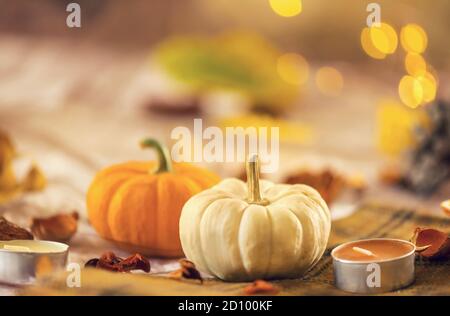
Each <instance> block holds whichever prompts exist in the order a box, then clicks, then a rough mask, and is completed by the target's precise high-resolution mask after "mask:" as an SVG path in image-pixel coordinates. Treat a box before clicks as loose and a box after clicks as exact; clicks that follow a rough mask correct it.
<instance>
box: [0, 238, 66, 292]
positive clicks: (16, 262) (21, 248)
mask: <svg viewBox="0 0 450 316" xmlns="http://www.w3.org/2000/svg"><path fill="white" fill-rule="evenodd" d="M68 249H69V246H68V245H66V244H63V243H59V242H53V241H43V240H11V241H0V282H3V283H6V284H16V285H17V284H19V285H20V284H30V283H33V282H34V280H35V278H36V276H38V275H39V273H41V272H50V271H53V270H57V269H61V268H64V267H65V266H66V263H67V256H68Z"/></svg>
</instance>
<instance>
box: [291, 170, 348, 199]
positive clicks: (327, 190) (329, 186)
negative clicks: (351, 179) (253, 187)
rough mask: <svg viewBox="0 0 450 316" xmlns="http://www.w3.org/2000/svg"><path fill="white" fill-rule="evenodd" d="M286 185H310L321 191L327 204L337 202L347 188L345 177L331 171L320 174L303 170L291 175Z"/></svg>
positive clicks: (320, 172) (323, 171)
mask: <svg viewBox="0 0 450 316" xmlns="http://www.w3.org/2000/svg"><path fill="white" fill-rule="evenodd" d="M284 183H287V184H298V183H301V184H306V185H309V186H311V187H313V188H315V189H316V190H317V191H319V193H320V195H321V196H322V198H323V199H324V200H325V202H327V203H331V202H333V201H335V200H336V199H337V198H338V197H339V195H340V194H341V193H342V192H343V191H344V189H345V188H346V187H347V180H346V179H345V177H344V176H342V175H341V174H339V173H338V172H336V171H334V170H331V169H325V170H322V171H319V172H315V171H309V170H302V171H300V172H296V173H293V174H290V175H289V176H288V177H287V178H286V179H285V181H284Z"/></svg>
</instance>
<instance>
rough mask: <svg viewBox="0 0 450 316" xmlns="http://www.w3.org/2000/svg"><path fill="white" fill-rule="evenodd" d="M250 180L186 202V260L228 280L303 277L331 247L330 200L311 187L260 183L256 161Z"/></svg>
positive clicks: (227, 181) (183, 227) (183, 235)
mask: <svg viewBox="0 0 450 316" xmlns="http://www.w3.org/2000/svg"><path fill="white" fill-rule="evenodd" d="M247 179H248V186H247V185H246V184H245V182H243V181H240V180H238V179H232V178H230V179H225V180H223V181H222V182H220V183H219V184H217V185H216V186H214V187H212V188H210V189H208V190H206V191H203V192H201V193H199V194H197V195H195V196H193V197H191V199H190V200H188V202H186V204H185V205H184V207H183V210H182V214H181V218H180V239H181V245H182V247H183V251H184V253H185V255H186V257H187V258H188V259H189V260H191V261H192V262H194V264H195V265H196V266H197V267H198V269H199V270H200V271H203V272H206V273H209V274H211V275H214V276H216V277H218V278H220V279H222V280H226V281H251V280H255V279H274V278H295V277H299V276H301V275H303V274H304V273H305V272H306V271H308V270H309V269H310V268H311V267H313V266H314V265H315V264H316V263H317V261H318V260H319V259H320V258H321V256H322V255H323V253H324V251H325V248H326V246H327V241H328V237H329V234H330V228H331V217H330V212H329V210H328V207H327V205H326V203H325V201H324V200H323V199H322V198H321V196H320V194H319V193H318V192H317V191H316V190H315V189H313V188H311V187H309V186H307V185H301V184H296V185H288V184H274V183H272V182H270V181H265V180H261V181H259V163H258V159H257V156H253V158H252V159H249V161H248V162H247ZM260 185H261V190H260V189H259V186H260ZM260 192H261V194H260Z"/></svg>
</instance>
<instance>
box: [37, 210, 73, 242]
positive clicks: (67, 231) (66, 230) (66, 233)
mask: <svg viewBox="0 0 450 316" xmlns="http://www.w3.org/2000/svg"><path fill="white" fill-rule="evenodd" d="M77 228H78V213H77V212H73V213H71V214H58V215H54V216H51V217H48V218H33V219H32V223H31V231H32V232H33V234H35V235H36V237H38V238H39V239H44V240H53V241H62V242H66V241H69V240H70V239H71V238H72V236H73V235H74V234H75V233H76V232H77Z"/></svg>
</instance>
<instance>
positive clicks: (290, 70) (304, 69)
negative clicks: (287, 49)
mask: <svg viewBox="0 0 450 316" xmlns="http://www.w3.org/2000/svg"><path fill="white" fill-rule="evenodd" d="M277 71H278V74H279V75H280V77H281V78H282V79H283V80H284V81H286V82H287V83H290V84H293V85H301V84H304V83H305V82H306V81H307V80H308V76H309V65H308V62H307V61H306V59H305V58H303V56H301V55H299V54H295V53H287V54H284V55H281V56H280V57H279V58H278V60H277Z"/></svg>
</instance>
